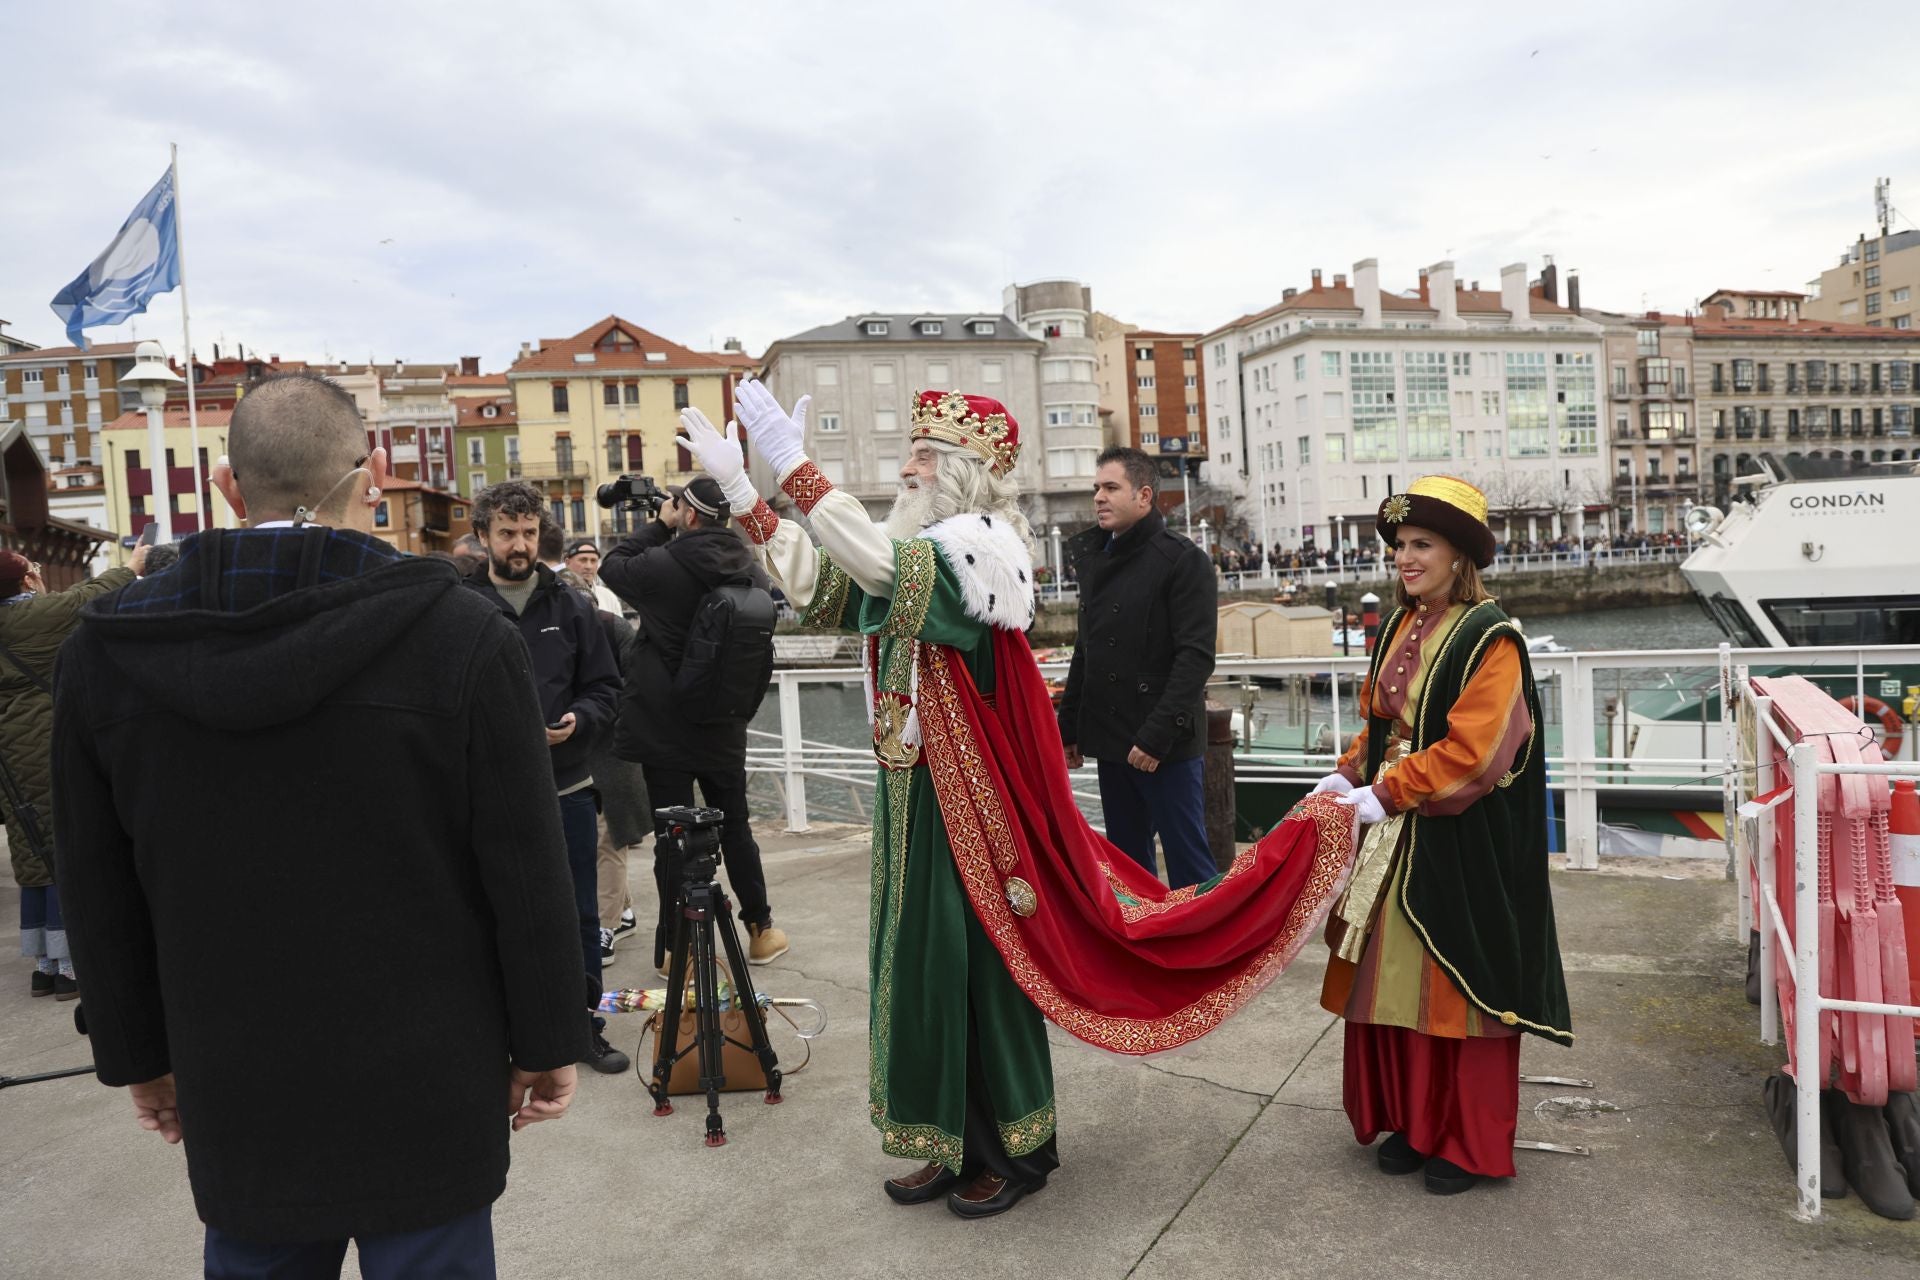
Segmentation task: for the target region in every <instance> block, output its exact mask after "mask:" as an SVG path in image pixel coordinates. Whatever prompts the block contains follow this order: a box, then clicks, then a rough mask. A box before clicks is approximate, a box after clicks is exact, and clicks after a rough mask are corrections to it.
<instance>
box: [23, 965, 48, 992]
mask: <svg viewBox="0 0 1920 1280" xmlns="http://www.w3.org/2000/svg"><path fill="white" fill-rule="evenodd" d="M28 991H29V992H30V993H31V994H33V995H36V996H50V995H52V994H53V975H52V974H50V973H43V972H41V971H40V970H38V969H35V970H34V971H33V981H32V983H31V984H29V986H28Z"/></svg>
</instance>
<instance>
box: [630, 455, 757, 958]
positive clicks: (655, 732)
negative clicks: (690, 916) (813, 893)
mask: <svg viewBox="0 0 1920 1280" xmlns="http://www.w3.org/2000/svg"><path fill="white" fill-rule="evenodd" d="M670 492H671V493H672V495H673V496H672V498H671V499H670V500H669V501H668V502H667V504H666V505H665V506H664V507H662V508H661V510H660V515H659V518H657V519H655V520H651V521H649V522H648V523H647V524H646V525H645V526H644V527H642V528H641V529H640V530H639V531H638V532H636V533H634V534H632V535H631V536H629V537H628V538H626V539H625V540H624V541H623V542H621V543H620V545H619V546H617V547H615V548H614V549H613V550H612V551H610V552H608V553H607V558H606V559H605V560H604V561H602V562H601V565H600V578H601V581H603V582H605V583H606V584H607V585H608V586H610V587H612V588H613V590H614V594H616V595H618V596H619V597H620V598H621V599H622V600H624V601H626V602H627V603H628V604H629V605H631V606H633V608H634V609H636V610H638V611H639V614H640V642H639V646H638V648H636V649H635V650H634V658H633V670H632V672H631V673H630V674H629V675H628V678H627V687H626V692H625V693H624V694H623V695H622V701H621V706H620V719H619V723H618V726H617V728H616V730H615V733H614V741H613V750H614V754H615V755H617V756H619V757H620V758H621V759H622V760H633V761H636V762H638V763H639V764H640V765H641V766H642V768H643V769H644V770H645V773H646V780H647V798H648V800H649V802H650V803H651V804H652V805H653V806H654V808H656V809H661V808H666V807H668V806H672V805H690V804H692V803H693V788H694V784H695V783H696V782H697V783H699V784H700V796H701V802H702V803H703V804H706V805H708V806H709V807H711V808H715V809H720V810H722V811H724V812H725V813H726V815H727V820H726V825H725V826H723V827H722V828H721V831H720V852H721V856H722V860H723V861H724V863H725V865H726V869H727V880H728V882H729V883H730V884H732V886H733V892H734V896H735V897H737V898H738V899H739V900H740V920H741V922H742V923H743V924H745V925H746V926H747V959H748V960H749V961H750V962H751V963H753V964H766V963H767V962H768V961H770V960H773V959H775V958H777V957H778V956H781V955H783V954H785V952H786V950H787V946H788V943H787V935H786V933H785V932H784V931H783V930H781V929H779V928H776V927H775V926H774V923H773V908H772V906H770V905H769V904H768V902H767V876H766V872H765V871H764V870H762V869H761V866H760V846H759V845H758V844H756V843H755V842H754V839H753V825H752V823H751V822H750V821H749V818H748V814H747V722H746V721H745V720H744V719H738V718H730V719H721V720H708V721H703V722H701V723H700V724H697V725H695V724H689V723H687V720H686V718H685V717H684V716H683V715H681V714H680V712H679V710H678V709H677V708H676V707H675V705H674V695H673V679H674V674H675V673H676V672H677V671H679V669H680V660H681V657H682V655H683V654H684V652H685V650H686V644H687V632H688V629H689V628H690V627H691V626H692V625H693V615H694V612H695V610H696V609H698V608H699V605H700V601H701V599H702V598H703V597H705V596H706V594H707V592H709V591H711V590H713V589H714V588H715V587H719V586H726V585H728V584H736V583H752V584H754V585H755V586H759V587H763V588H764V587H767V586H770V585H771V584H770V582H769V580H768V578H767V573H766V570H764V569H762V568H761V567H760V566H759V564H758V563H757V562H756V561H755V560H754V558H753V553H752V552H751V551H750V550H749V549H748V547H747V544H746V541H745V540H744V539H743V538H741V536H740V535H739V534H738V533H736V532H734V531H733V530H732V529H730V528H728V527H727V518H728V514H729V512H728V507H727V499H726V496H725V495H724V494H722V493H721V492H720V486H719V484H718V483H717V482H716V481H715V480H714V479H713V477H711V476H696V477H695V478H694V480H693V481H692V483H690V484H688V485H686V486H684V487H682V486H679V485H675V486H672V488H671V490H670ZM663 852H664V851H663V848H662V845H661V842H660V840H659V839H657V838H656V839H655V841H654V850H653V880H654V886H655V888H656V889H657V890H658V891H659V894H660V917H659V925H658V930H657V932H656V935H655V941H654V960H655V963H656V965H657V964H658V963H660V961H661V959H662V957H663V956H664V951H665V947H666V946H667V944H668V942H669V941H670V940H671V935H670V933H669V932H668V930H667V921H666V911H667V909H668V907H669V906H670V905H671V904H672V902H673V895H674V891H675V889H676V886H675V885H672V884H670V883H668V876H669V872H670V868H668V867H667V866H666V859H665V857H664V856H663Z"/></svg>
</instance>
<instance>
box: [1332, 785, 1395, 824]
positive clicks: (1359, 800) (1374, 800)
mask: <svg viewBox="0 0 1920 1280" xmlns="http://www.w3.org/2000/svg"><path fill="white" fill-rule="evenodd" d="M1334 803H1335V804H1345V805H1352V806H1353V816H1354V817H1356V818H1358V819H1359V820H1360V821H1361V822H1362V823H1363V824H1366V823H1374V822H1384V821H1386V818H1387V810H1386V807H1385V806H1383V805H1382V804H1381V803H1380V797H1379V796H1377V795H1375V794H1374V790H1373V788H1372V787H1361V788H1360V789H1359V790H1358V791H1349V792H1348V793H1347V794H1346V795H1343V796H1341V797H1340V798H1339V799H1337V800H1335V801H1334Z"/></svg>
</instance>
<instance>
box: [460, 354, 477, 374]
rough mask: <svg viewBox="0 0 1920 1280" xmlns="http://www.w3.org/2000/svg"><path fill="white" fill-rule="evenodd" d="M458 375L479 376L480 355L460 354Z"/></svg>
mask: <svg viewBox="0 0 1920 1280" xmlns="http://www.w3.org/2000/svg"><path fill="white" fill-rule="evenodd" d="M460 376H461V377H463V378H477V377H479V376H480V357H479V356H461V357H460Z"/></svg>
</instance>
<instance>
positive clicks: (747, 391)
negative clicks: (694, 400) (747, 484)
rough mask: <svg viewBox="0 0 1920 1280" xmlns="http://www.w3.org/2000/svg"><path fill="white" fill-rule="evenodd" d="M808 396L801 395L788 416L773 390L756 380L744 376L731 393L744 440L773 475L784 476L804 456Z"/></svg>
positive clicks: (809, 400)
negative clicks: (743, 430) (745, 434)
mask: <svg viewBox="0 0 1920 1280" xmlns="http://www.w3.org/2000/svg"><path fill="white" fill-rule="evenodd" d="M812 399H813V398H812V397H811V396H801V397H800V399H799V401H798V402H796V403H795V404H794V406H793V413H792V415H791V416H789V415H788V414H787V412H786V411H785V410H784V409H782V408H781V407H780V402H779V401H778V400H776V399H774V398H773V392H771V391H769V390H767V388H766V384H765V383H762V382H760V381H759V380H757V379H754V378H749V379H747V380H746V381H745V382H742V383H741V384H740V386H739V389H738V390H736V391H735V392H734V397H733V403H734V409H735V411H736V412H737V413H738V414H739V415H740V424H741V425H742V426H743V427H745V428H746V430H747V439H748V440H750V441H752V442H753V447H754V448H755V449H757V450H759V451H760V456H761V457H763V458H765V459H766V460H767V465H768V466H770V467H772V468H773V474H774V475H775V476H776V477H780V476H785V475H786V474H787V472H789V471H791V470H792V469H793V468H794V467H796V466H798V465H799V464H800V462H801V461H802V460H803V459H804V458H805V457H806V456H807V455H806V434H807V406H808V405H809V404H810V403H811V402H812Z"/></svg>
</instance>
